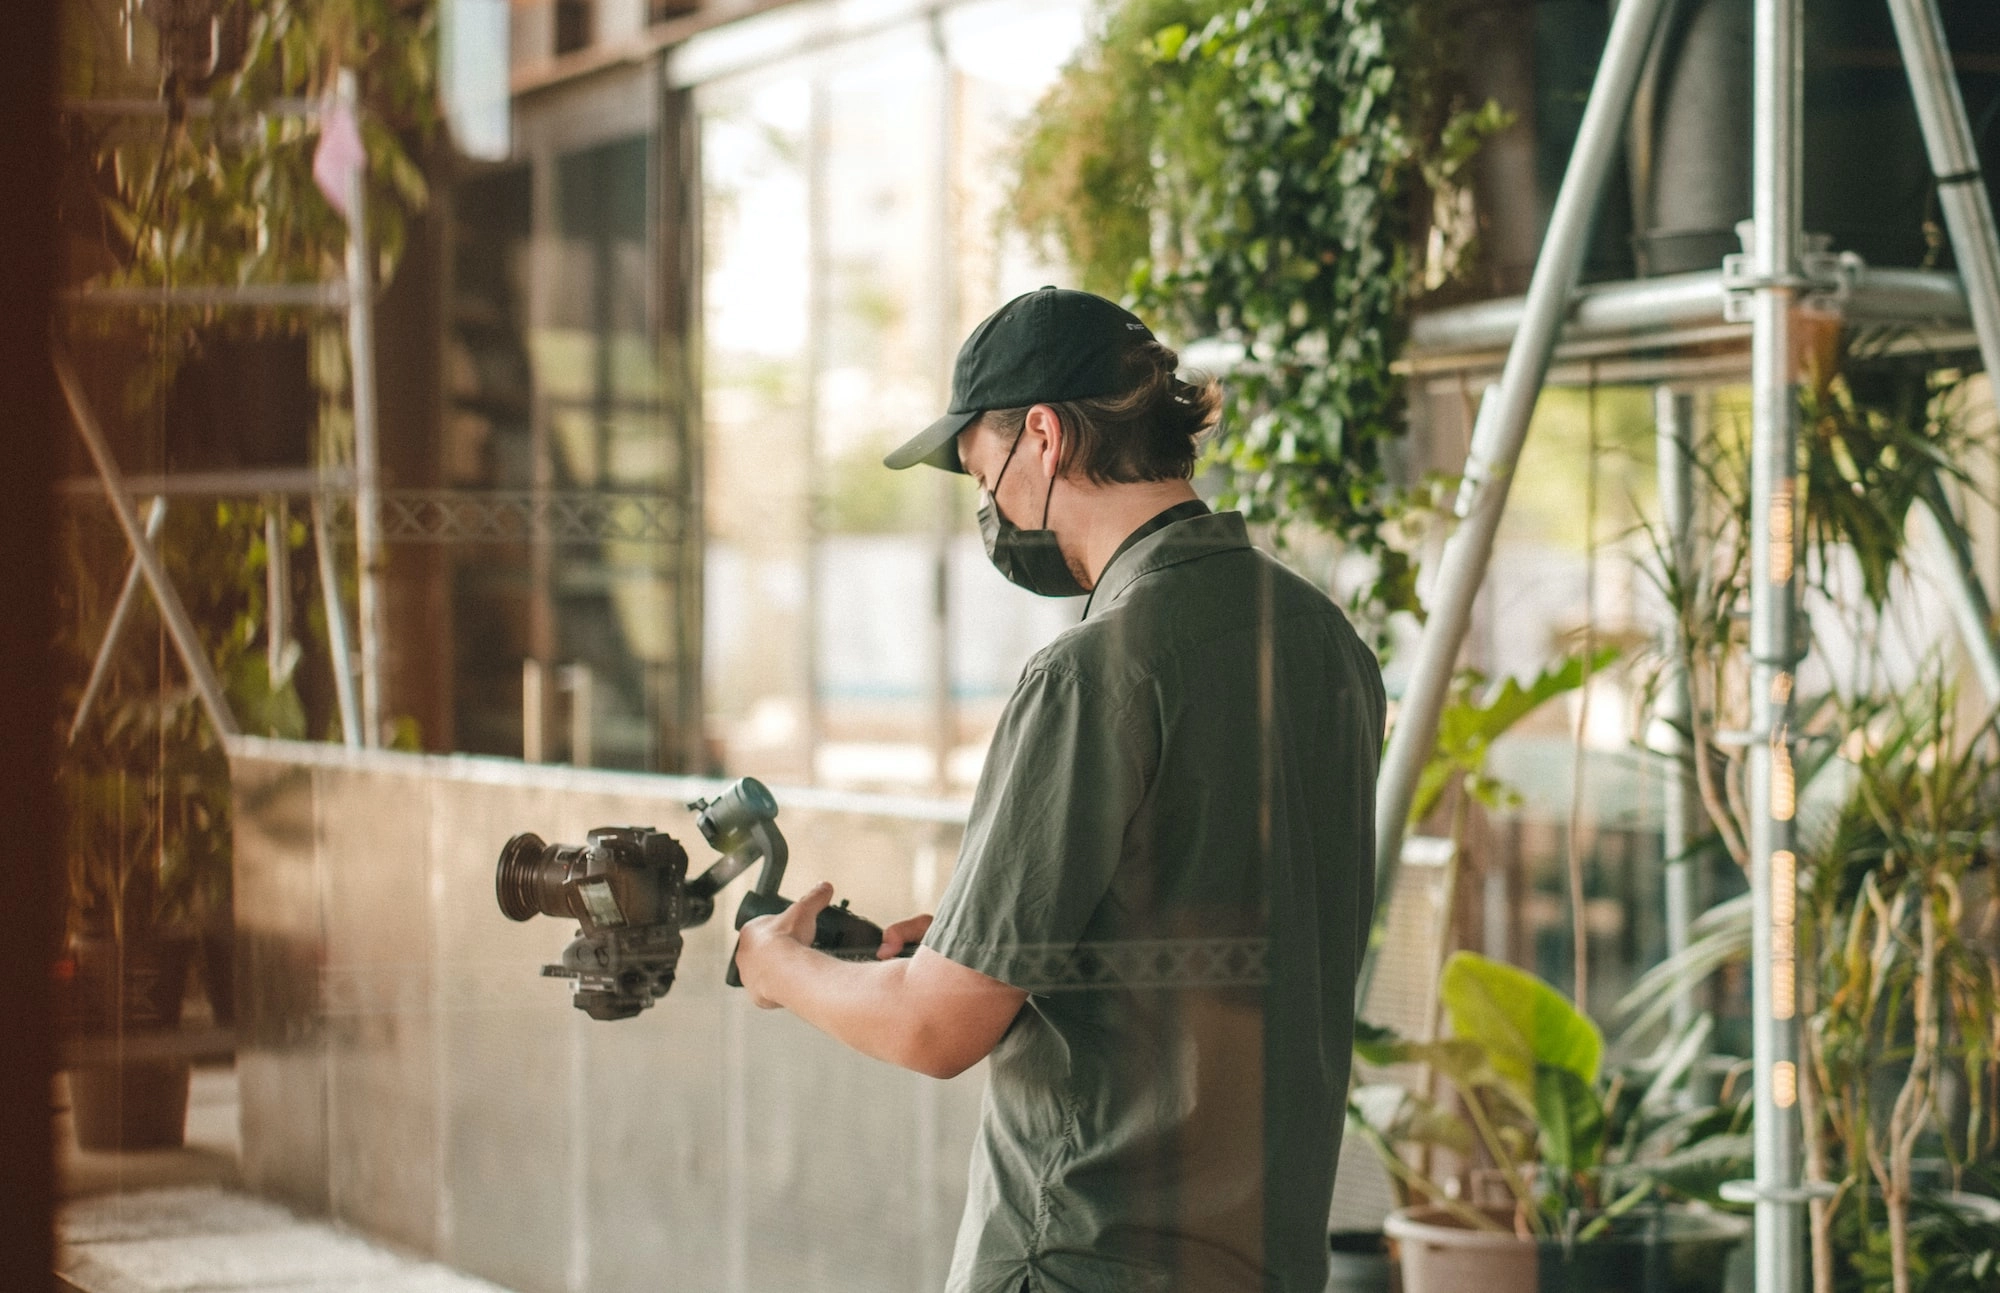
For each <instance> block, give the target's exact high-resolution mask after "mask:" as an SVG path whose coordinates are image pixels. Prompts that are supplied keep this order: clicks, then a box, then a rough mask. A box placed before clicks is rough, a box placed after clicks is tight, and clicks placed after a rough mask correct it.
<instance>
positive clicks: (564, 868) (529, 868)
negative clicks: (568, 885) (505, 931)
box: [493, 833, 582, 920]
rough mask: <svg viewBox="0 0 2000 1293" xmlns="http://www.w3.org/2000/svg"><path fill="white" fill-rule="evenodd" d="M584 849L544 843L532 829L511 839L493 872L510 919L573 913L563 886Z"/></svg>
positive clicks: (495, 886) (496, 887) (501, 900)
mask: <svg viewBox="0 0 2000 1293" xmlns="http://www.w3.org/2000/svg"><path fill="white" fill-rule="evenodd" d="M581 852H582V850H580V849H577V848H575V847H574V846H564V845H561V844H547V843H544V842H543V840H542V837H541V836H539V835H534V834H529V833H523V834H520V835H516V836H515V837H514V838H513V839H511V840H508V841H507V847H505V848H503V849H501V850H500V866H499V868H498V870H496V871H495V872H494V876H493V889H494V893H495V894H496V895H497V896H498V897H499V899H500V910H501V911H502V912H503V913H504V914H505V915H506V917H507V919H509V920H527V919H529V918H531V917H534V916H568V915H571V914H573V913H572V912H571V911H570V910H569V900H568V898H567V897H566V896H565V894H564V893H563V887H562V886H563V882H564V881H565V880H567V879H569V873H570V867H571V865H572V863H573V862H574V861H575V859H576V857H577V856H578V855H579V854H580V853H581Z"/></svg>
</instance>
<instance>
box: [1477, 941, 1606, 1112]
mask: <svg viewBox="0 0 2000 1293" xmlns="http://www.w3.org/2000/svg"><path fill="white" fill-rule="evenodd" d="M1438 994H1439V997H1440V998H1441V1000H1442V1001H1443V1003H1444V1008H1445V1014H1446V1017H1447V1018H1449V1019H1450V1020H1451V1031H1452V1035H1453V1036H1454V1037H1455V1038H1456V1039H1458V1040H1459V1041H1461V1042H1471V1043H1473V1044H1475V1045H1477V1046H1479V1047H1480V1048H1481V1049H1482V1050H1484V1051H1485V1053H1486V1058H1487V1063H1488V1065H1490V1066H1491V1068H1492V1070H1493V1072H1494V1073H1495V1074H1496V1075H1497V1076H1498V1077H1499V1078H1500V1079H1501V1080H1502V1081H1503V1082H1505V1083H1506V1085H1507V1086H1508V1088H1509V1089H1510V1090H1511V1091H1512V1092H1513V1094H1514V1095H1515V1096H1516V1097H1517V1098H1518V1099H1519V1100H1520V1101H1521V1103H1522V1105H1523V1106H1524V1107H1527V1108H1533V1107H1535V1070H1536V1068H1537V1067H1538V1066H1547V1067H1549V1068H1557V1069H1564V1070H1567V1071H1568V1072H1571V1073H1574V1074H1575V1075H1576V1076H1577V1078H1578V1079H1580V1080H1581V1081H1582V1083H1583V1084H1584V1086H1585V1087H1594V1086H1595V1085H1596V1083H1597V1074H1598V1069H1599V1066H1600V1065H1601V1064H1602V1062H1603V1059H1604V1035H1603V1034H1602V1033H1600V1032H1599V1031H1598V1030H1597V1025H1596V1024H1593V1023H1591V1022H1590V1020H1589V1019H1588V1018H1586V1017H1585V1016H1584V1015H1583V1014H1582V1013H1581V1012H1580V1011H1578V1010H1577V1008H1576V1007H1575V1006H1572V1005H1571V1004H1570V1003H1569V1002H1568V1001H1567V1000H1565V999H1564V998H1563V996H1562V994H1561V993H1559V992H1557V991H1556V990H1555V989H1554V988H1552V987H1550V986H1549V985H1548V984H1546V983H1544V982H1542V981H1541V980H1540V979H1538V978H1536V977H1535V976H1534V975H1532V974H1530V973H1528V972H1527V971H1526V970H1521V969H1516V968H1515V967H1514V966H1511V965H1503V964H1501V963H1500V962H1499V961H1492V960H1488V959H1487V958H1486V957H1483V956H1480V955H1478V954H1477V953H1474V952H1455V953H1453V954H1452V957H1451V959H1450V960H1449V961H1447V962H1445V967H1444V975H1443V977H1442V978H1441V979H1440V980H1439V984H1438Z"/></svg>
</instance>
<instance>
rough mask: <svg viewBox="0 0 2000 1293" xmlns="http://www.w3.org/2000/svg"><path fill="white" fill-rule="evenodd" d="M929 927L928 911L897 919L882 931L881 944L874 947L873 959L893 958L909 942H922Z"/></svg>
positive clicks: (887, 959)
mask: <svg viewBox="0 0 2000 1293" xmlns="http://www.w3.org/2000/svg"><path fill="white" fill-rule="evenodd" d="M930 927H931V917H930V915H929V914H928V913H926V914H925V915H922V916H912V917H910V918H909V919H908V920H899V921H897V922H896V923H895V924H893V925H891V926H889V928H887V929H885V930H883V931H882V946H880V947H878V948H876V949H875V959H876V960H878V961H889V960H894V959H895V957H896V955H897V954H898V953H900V952H901V951H902V950H903V949H904V948H905V947H908V946H909V945H910V944H911V943H921V942H923V941H924V935H925V934H926V933H927V932H929V930H930Z"/></svg>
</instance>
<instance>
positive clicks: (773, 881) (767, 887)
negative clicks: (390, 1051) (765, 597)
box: [493, 777, 915, 1019]
mask: <svg viewBox="0 0 2000 1293" xmlns="http://www.w3.org/2000/svg"><path fill="white" fill-rule="evenodd" d="M688 810H689V811H690V812H693V813H695V814H696V817H695V828H696V829H697V830H699V831H700V832H701V837H702V839H704V840H705V841H707V842H708V845H709V847H711V848H713V849H714V850H715V851H716V852H717V853H719V854H721V856H720V857H719V858H717V859H716V860H715V862H714V863H713V864H712V865H710V866H709V868H708V869H707V870H706V871H703V872H702V873H701V874H700V875H698V876H696V877H695V878H694V879H692V880H690V879H688V878H687V872H688V855H687V850H686V849H685V848H683V847H681V844H680V842H679V841H678V840H676V839H675V838H674V837H673V836H671V835H668V834H667V833H666V832H664V831H659V830H655V829H653V828H652V827H650V826H600V827H598V828H597V829H595V830H593V831H591V832H589V834H588V835H587V836H586V837H585V842H584V843H583V844H549V843H547V842H545V841H544V840H543V839H542V838H541V837H540V836H539V835H534V834H530V833H525V832H524V833H522V834H520V835H516V836H514V837H513V838H512V839H510V840H508V841H507V844H506V847H504V848H502V849H501V850H500V863H499V866H498V868H497V869H496V871H495V873H494V881H493V884H494V892H495V896H496V897H498V899H499V902H500V911H501V913H502V914H503V915H505V916H506V917H507V918H508V919H509V920H531V919H533V918H534V917H536V916H554V917H556V918H558V919H562V918H568V919H570V920H574V921H576V922H577V933H576V937H575V938H573V939H571V940H570V943H569V946H567V947H565V948H564V949H563V952H562V957H561V959H560V960H559V961H558V962H557V963H556V964H554V965H545V966H543V967H542V973H543V974H544V975H546V976H549V977H552V978H564V979H573V980H575V983H574V987H573V996H572V998H571V1004H573V1005H574V1006H575V1007H576V1008H577V1009H578V1010H581V1011H583V1012H584V1013H585V1014H587V1015H589V1016H590V1017H591V1018H592V1019H630V1018H632V1017H633V1016H635V1015H637V1014H638V1013H639V1012H640V1011H642V1010H644V1009H646V1008H647V1007H648V1006H651V1005H652V1004H653V1003H654V1002H655V1001H658V1000H659V999H660V998H661V997H664V996H666V995H667V991H668V989H670V988H672V987H673V985H674V976H675V974H676V972H677V971H678V969H679V966H680V959H681V943H682V940H681V931H682V930H683V929H688V928H691V927H693V926H695V925H699V924H702V923H703V922H704V921H706V920H708V918H709V917H710V916H712V915H714V914H715V896H716V894H718V893H719V892H721V890H722V888H723V887H724V886H725V885H727V884H728V883H729V882H730V881H732V880H734V879H735V878H736V877H737V876H739V875H741V874H742V873H743V872H744V871H746V870H748V869H749V868H750V866H751V865H752V864H753V863H755V862H757V861H759V860H760V859H761V860H762V861H763V864H764V865H763V869H762V870H761V871H760V872H759V873H758V876H757V880H756V883H755V884H754V885H752V886H751V888H750V891H749V892H748V893H746V894H744V895H743V900H742V902H741V903H739V904H738V905H737V909H736V928H738V929H741V928H742V927H743V926H744V924H745V923H746V922H748V921H750V920H754V919H755V918H756V917H758V916H769V915H775V914H776V913H778V912H781V911H783V910H785V909H786V908H787V907H790V906H791V905H792V904H791V900H790V899H788V898H784V897H781V896H779V894H778V886H779V884H781V883H782V882H783V881H784V878H785V863H786V861H787V860H788V858H789V856H790V850H789V848H788V846H787V845H786V843H785V837H784V835H783V833H782V832H780V831H779V830H778V823H777V817H778V801H777V799H776V798H774V797H773V796H772V794H771V792H770V791H769V790H768V789H766V788H765V786H764V784H763V783H762V782H760V781H758V780H757V779H756V778H754V777H744V778H742V779H741V780H738V781H736V782H734V783H733V784H731V785H730V787H729V788H728V789H727V790H725V791H723V792H722V793H721V794H720V795H717V796H716V797H715V798H714V799H698V800H696V801H695V802H693V803H691V804H689V805H688ZM881 944H882V930H881V927H880V926H878V925H876V924H874V923H872V922H870V921H867V920H864V919H862V918H861V917H860V916H857V915H855V914H854V913H853V912H850V911H848V910H847V904H846V903H845V902H843V903H841V904H840V905H839V906H838V907H829V908H827V909H826V910H825V911H823V912H821V913H820V914H819V918H818V920H817V922H816V923H815V926H814V930H813V944H812V945H813V946H814V947H816V948H819V949H820V950H822V951H826V952H830V953H832V954H833V955H835V956H842V957H847V958H850V959H857V960H860V959H868V960H872V959H874V956H875V950H876V949H877V948H878V947H880V946H881ZM914 950H915V949H914V948H905V949H904V951H903V954H904V955H908V954H909V953H910V952H912V951H914ZM724 981H725V982H727V983H728V984H729V985H730V986H731V987H741V986H742V980H741V979H740V978H738V977H737V974H736V958H735V956H734V955H733V954H732V955H731V957H730V960H729V969H728V972H727V974H726V975H725V976H724Z"/></svg>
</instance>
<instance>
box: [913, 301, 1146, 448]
mask: <svg viewBox="0 0 2000 1293" xmlns="http://www.w3.org/2000/svg"><path fill="white" fill-rule="evenodd" d="M1152 339H1153V330H1152V329H1151V328H1148V327H1147V326H1146V325H1145V324H1143V323H1141V322H1139V319H1138V316H1137V315H1135V314H1133V313H1132V312H1131V311H1130V310H1127V309H1126V308H1124V307H1123V306H1121V305H1118V304H1116V303H1114V302H1111V301H1107V300H1105V299H1104V298H1103V297H1101V296H1097V295H1095V294H1093V293H1090V292H1078V291H1073V290H1071V289H1069V288H1066V287H1044V288H1042V289H1041V290H1039V291H1035V292H1029V293H1028V294H1027V295H1026V296H1017V297H1015V298H1014V299H1013V300H1011V301H1009V302H1007V304H1005V305H1003V306H1001V307H1000V308H999V309H997V310H995V311H994V312H993V313H992V314H990V315H988V316H987V318H986V321H985V322H983V323H981V324H980V325H979V326H978V327H976V328H974V329H973V330H972V335H971V336H969V337H967V338H966V339H965V344H964V345H962V346H960V347H959V348H958V362H957V363H955V364H953V365H952V369H951V409H950V411H949V412H947V413H946V414H945V415H944V416H943V417H941V418H939V419H938V420H937V421H935V422H933V423H931V424H930V425H929V426H927V427H925V428H924V429H923V430H922V431H920V432H918V433H917V434H916V435H915V436H913V437H911V439H910V440H909V442H908V443H906V444H904V445H902V446H901V447H900V448H898V449H897V450H896V451H895V452H894V453H892V454H890V455H889V456H888V457H886V458H884V459H883V460H882V465H883V466H885V467H890V468H894V469H895V470H897V471H901V470H902V469H903V468H905V467H914V466H916V465H917V464H918V463H920V462H921V463H927V464H929V465H930V466H932V467H942V468H944V469H945V470H946V471H956V472H961V473H962V472H964V471H965V466H964V464H962V463H960V462H959V460H958V433H959V432H960V431H963V430H965V428H966V427H968V426H970V425H971V424H972V420H973V419H974V418H976V417H978V416H979V415H980V414H981V413H984V412H986V410H988V409H1018V408H1025V407H1027V406H1028V405H1030V404H1053V403H1056V402H1058V401H1061V400H1084V399H1089V398H1090V397H1092V396H1094V395H1113V394H1116V393H1117V392H1118V391H1119V390H1121V389H1122V388H1123V387H1124V385H1125V382H1126V378H1125V375H1124V365H1123V363H1122V362H1121V361H1122V360H1123V359H1124V357H1125V352H1126V351H1127V350H1129V349H1131V348H1132V346H1133V345H1134V344H1136V343H1138V342H1141V341H1151V340H1152Z"/></svg>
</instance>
